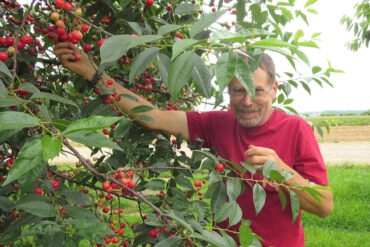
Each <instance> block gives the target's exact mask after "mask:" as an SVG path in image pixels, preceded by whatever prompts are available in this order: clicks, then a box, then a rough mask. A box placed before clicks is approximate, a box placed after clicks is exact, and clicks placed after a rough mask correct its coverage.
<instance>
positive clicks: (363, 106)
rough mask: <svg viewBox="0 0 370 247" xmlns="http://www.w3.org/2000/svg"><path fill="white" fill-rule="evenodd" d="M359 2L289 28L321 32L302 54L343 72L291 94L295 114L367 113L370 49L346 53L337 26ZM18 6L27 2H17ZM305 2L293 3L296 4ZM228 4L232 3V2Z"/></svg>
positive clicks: (320, 5) (324, 6)
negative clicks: (314, 47)
mask: <svg viewBox="0 0 370 247" xmlns="http://www.w3.org/2000/svg"><path fill="white" fill-rule="evenodd" d="M359 1H361V0H318V1H317V2H316V3H315V4H314V5H312V7H313V8H314V9H315V10H317V11H318V15H315V14H310V15H309V16H308V20H309V24H310V25H309V26H307V25H306V24H305V23H304V22H301V23H298V24H292V31H295V30H298V29H302V30H303V32H304V33H305V35H307V34H309V36H307V37H310V35H311V34H312V33H315V32H321V35H320V36H319V38H320V39H321V42H318V45H319V47H320V49H308V50H304V51H305V52H306V54H307V56H308V57H309V59H310V62H311V65H319V66H320V67H322V68H326V67H327V64H328V61H330V62H331V64H332V67H333V68H335V69H340V70H343V71H344V73H340V74H332V76H331V77H330V82H332V83H333V84H334V88H332V87H330V86H328V85H325V86H324V88H321V87H320V86H318V85H317V84H316V83H315V82H312V83H311V84H309V85H310V87H311V95H309V94H308V93H307V92H306V91H305V90H304V89H303V88H302V87H301V86H300V87H298V89H297V90H293V92H292V94H291V98H294V102H293V103H292V105H291V106H292V107H294V108H295V109H296V110H297V111H298V112H316V111H324V110H368V109H370V96H369V95H370V76H369V70H370V47H369V48H366V47H362V48H361V49H359V50H358V51H357V52H351V51H349V50H348V49H347V48H346V47H345V44H346V42H347V41H349V40H350V39H351V38H352V33H348V32H347V31H346V27H345V26H344V25H341V24H340V19H341V17H342V16H343V15H344V14H347V15H350V16H352V15H353V14H354V13H355V10H354V8H353V7H354V5H355V3H356V2H359ZM20 2H21V3H24V2H27V3H30V2H31V1H30V0H20ZM305 2H306V0H304V1H303V0H296V3H303V4H304V3H305ZM232 3H235V0H234V1H232ZM234 18H235V17H234ZM305 37H306V36H305ZM269 54H271V53H269ZM271 55H272V56H273V58H274V60H275V64H276V70H277V72H278V73H280V74H282V73H283V72H284V71H287V70H291V67H290V65H289V64H288V63H287V61H286V59H285V58H283V57H279V56H278V55H276V56H275V55H274V54H271ZM305 71H310V68H308V67H307V66H300V67H299V72H301V73H302V74H304V72H305ZM282 79H284V78H282Z"/></svg>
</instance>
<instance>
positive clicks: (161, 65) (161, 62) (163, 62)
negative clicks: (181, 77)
mask: <svg viewBox="0 0 370 247" xmlns="http://www.w3.org/2000/svg"><path fill="white" fill-rule="evenodd" d="M157 64H158V70H159V75H160V76H161V79H162V81H163V82H164V83H165V84H166V85H168V71H169V68H170V67H171V59H170V58H169V57H168V56H167V55H165V54H163V53H159V54H158V55H157Z"/></svg>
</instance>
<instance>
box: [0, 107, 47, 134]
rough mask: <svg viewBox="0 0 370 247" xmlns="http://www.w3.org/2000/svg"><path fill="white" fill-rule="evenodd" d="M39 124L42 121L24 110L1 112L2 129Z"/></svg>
mask: <svg viewBox="0 0 370 247" xmlns="http://www.w3.org/2000/svg"><path fill="white" fill-rule="evenodd" d="M39 125H40V123H39V121H37V119H36V118H34V117H32V116H31V115H29V114H26V113H23V112H16V111H4V112H0V130H6V129H23V128H28V127H34V126H39Z"/></svg>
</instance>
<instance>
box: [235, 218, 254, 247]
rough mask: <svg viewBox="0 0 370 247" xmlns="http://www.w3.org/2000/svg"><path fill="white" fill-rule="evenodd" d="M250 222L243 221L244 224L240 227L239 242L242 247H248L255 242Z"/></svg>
mask: <svg viewBox="0 0 370 247" xmlns="http://www.w3.org/2000/svg"><path fill="white" fill-rule="evenodd" d="M249 226H250V221H246V220H242V224H241V226H240V227H239V234H238V236H239V241H240V244H241V246H242V247H248V246H250V244H251V243H252V241H253V233H252V229H251V228H250V227H249Z"/></svg>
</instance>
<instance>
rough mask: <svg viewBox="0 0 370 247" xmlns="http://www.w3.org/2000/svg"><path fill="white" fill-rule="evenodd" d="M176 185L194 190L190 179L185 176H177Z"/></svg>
mask: <svg viewBox="0 0 370 247" xmlns="http://www.w3.org/2000/svg"><path fill="white" fill-rule="evenodd" d="M175 182H176V184H178V185H180V186H181V187H184V188H187V189H190V190H192V189H193V185H192V184H191V182H190V181H189V179H187V178H185V177H184V176H176V177H175Z"/></svg>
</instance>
